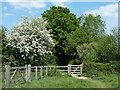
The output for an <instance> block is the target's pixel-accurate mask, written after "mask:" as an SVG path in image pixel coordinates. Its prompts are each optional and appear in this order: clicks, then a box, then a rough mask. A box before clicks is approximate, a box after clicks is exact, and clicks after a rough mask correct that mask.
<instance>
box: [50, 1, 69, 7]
mask: <svg viewBox="0 0 120 90" xmlns="http://www.w3.org/2000/svg"><path fill="white" fill-rule="evenodd" d="M49 1H50V2H52V3H53V4H54V5H55V6H62V7H67V6H66V5H65V3H66V2H67V3H68V2H70V0H49Z"/></svg>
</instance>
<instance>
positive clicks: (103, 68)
mask: <svg viewBox="0 0 120 90" xmlns="http://www.w3.org/2000/svg"><path fill="white" fill-rule="evenodd" d="M117 70H118V65H117V64H115V62H114V63H113V62H111V63H105V64H104V63H96V62H90V61H88V62H84V63H83V73H84V74H88V76H97V75H98V74H99V73H104V74H110V73H115V72H116V71H117Z"/></svg>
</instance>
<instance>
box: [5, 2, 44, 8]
mask: <svg viewBox="0 0 120 90" xmlns="http://www.w3.org/2000/svg"><path fill="white" fill-rule="evenodd" d="M4 2H8V3H9V4H10V5H12V6H14V7H15V8H16V9H20V8H27V9H31V8H44V7H45V6H46V4H45V0H4Z"/></svg>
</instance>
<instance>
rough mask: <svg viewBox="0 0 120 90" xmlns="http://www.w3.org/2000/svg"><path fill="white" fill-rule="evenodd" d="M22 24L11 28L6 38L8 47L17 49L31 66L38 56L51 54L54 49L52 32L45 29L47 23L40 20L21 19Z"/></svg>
mask: <svg viewBox="0 0 120 90" xmlns="http://www.w3.org/2000/svg"><path fill="white" fill-rule="evenodd" d="M21 18H22V23H20V24H18V25H17V26H15V27H13V28H12V30H11V32H10V33H9V35H8V36H7V41H8V46H12V47H13V48H17V49H18V50H19V52H20V53H21V57H22V59H23V60H24V62H25V61H26V63H27V64H33V63H34V62H35V61H36V60H37V61H38V58H40V56H44V55H45V54H48V53H52V52H51V50H52V48H53V47H54V43H53V39H52V38H51V36H50V34H49V33H50V32H51V31H52V30H51V29H50V30H47V29H46V25H47V22H46V21H44V20H43V19H41V18H35V17H31V18H28V17H21Z"/></svg>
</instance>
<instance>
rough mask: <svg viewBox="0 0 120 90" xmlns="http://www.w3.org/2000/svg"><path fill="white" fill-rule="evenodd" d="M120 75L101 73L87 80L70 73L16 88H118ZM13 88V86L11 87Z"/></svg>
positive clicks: (34, 81) (33, 81)
mask: <svg viewBox="0 0 120 90" xmlns="http://www.w3.org/2000/svg"><path fill="white" fill-rule="evenodd" d="M117 87H118V75H117V74H111V75H100V76H97V77H94V78H89V79H86V80H81V79H76V78H73V77H71V76H69V75H65V76H53V77H46V78H43V79H39V80H32V81H31V82H30V83H29V82H27V83H25V84H21V85H17V86H15V87H14V88H117ZM11 88H13V87H11Z"/></svg>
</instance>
